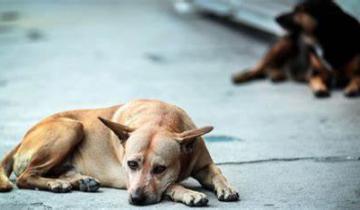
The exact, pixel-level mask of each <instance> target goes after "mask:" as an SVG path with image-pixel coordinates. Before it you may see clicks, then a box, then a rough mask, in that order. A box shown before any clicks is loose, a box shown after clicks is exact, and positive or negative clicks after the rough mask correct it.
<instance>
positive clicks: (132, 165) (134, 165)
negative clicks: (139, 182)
mask: <svg viewBox="0 0 360 210" xmlns="http://www.w3.org/2000/svg"><path fill="white" fill-rule="evenodd" d="M127 164H128V166H129V168H130V169H132V170H136V169H137V168H138V167H139V164H138V163H137V162H136V161H133V160H130V161H128V162H127Z"/></svg>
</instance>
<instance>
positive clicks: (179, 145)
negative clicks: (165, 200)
mask: <svg viewBox="0 0 360 210" xmlns="http://www.w3.org/2000/svg"><path fill="white" fill-rule="evenodd" d="M99 119H100V120H101V121H102V122H103V123H104V124H105V125H106V126H107V127H108V128H110V129H111V130H112V131H113V132H114V133H115V134H116V135H117V136H118V138H119V139H120V141H121V144H122V145H123V146H124V149H125V153H124V156H123V159H122V161H123V163H122V164H123V167H124V168H125V171H126V174H127V177H128V186H127V189H128V192H129V202H130V203H131V204H134V205H146V204H152V203H156V202H159V201H160V200H161V198H162V195H163V193H164V192H165V190H166V189H167V188H168V187H169V186H170V185H171V184H173V183H175V182H176V181H177V179H178V177H179V175H180V173H181V160H182V159H184V156H187V155H190V154H191V152H192V150H193V148H194V146H195V145H196V142H197V141H198V140H199V139H200V138H199V137H200V136H202V135H204V134H206V133H208V132H210V131H211V130H212V129H213V128H212V127H211V126H209V127H203V128H199V129H193V130H189V131H185V132H181V133H174V132H171V131H168V130H165V129H161V128H160V129H159V128H157V129H154V128H153V127H151V126H149V127H142V128H138V129H132V128H129V127H127V126H124V125H121V124H119V123H115V122H112V121H109V120H105V119H102V118H99ZM189 161H191V160H189ZM189 164H190V163H189Z"/></svg>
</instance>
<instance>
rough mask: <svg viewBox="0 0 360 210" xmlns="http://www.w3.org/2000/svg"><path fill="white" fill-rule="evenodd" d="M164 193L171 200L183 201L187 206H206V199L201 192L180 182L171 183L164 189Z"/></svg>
mask: <svg viewBox="0 0 360 210" xmlns="http://www.w3.org/2000/svg"><path fill="white" fill-rule="evenodd" d="M165 195H166V196H168V197H169V198H170V199H171V200H173V201H176V202H181V203H184V204H186V205H188V206H206V205H207V203H208V199H207V198H206V195H205V194H204V193H201V192H196V191H194V190H190V189H187V188H185V187H184V186H182V185H180V184H172V185H171V186H169V187H168V189H167V190H166V191H165Z"/></svg>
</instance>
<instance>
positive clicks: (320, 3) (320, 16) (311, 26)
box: [276, 0, 341, 35]
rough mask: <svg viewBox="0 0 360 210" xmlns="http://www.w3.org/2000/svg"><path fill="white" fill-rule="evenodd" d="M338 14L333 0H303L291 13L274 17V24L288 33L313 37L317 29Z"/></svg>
mask: <svg viewBox="0 0 360 210" xmlns="http://www.w3.org/2000/svg"><path fill="white" fill-rule="evenodd" d="M339 13H341V10H340V8H339V7H338V6H337V5H336V4H335V3H334V2H333V0H303V1H302V2H301V3H299V4H298V5H296V6H295V8H294V9H293V11H291V12H288V13H284V14H281V15H279V16H278V17H276V22H277V23H278V24H279V25H280V26H281V27H283V28H284V29H285V30H287V31H289V32H295V33H300V32H302V33H305V34H307V35H313V34H314V32H315V30H316V28H317V27H319V26H320V25H322V24H324V23H328V22H331V20H330V21H329V18H332V17H333V16H334V15H337V14H339Z"/></svg>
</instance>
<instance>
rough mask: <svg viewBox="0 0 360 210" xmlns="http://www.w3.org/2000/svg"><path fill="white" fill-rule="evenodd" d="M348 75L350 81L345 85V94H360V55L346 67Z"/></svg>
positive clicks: (351, 95)
mask: <svg viewBox="0 0 360 210" xmlns="http://www.w3.org/2000/svg"><path fill="white" fill-rule="evenodd" d="M345 72H346V74H347V75H346V76H347V77H348V78H349V80H350V82H349V84H348V85H347V86H346V87H345V91H344V94H345V96H348V97H354V96H359V95H360V55H357V56H355V58H353V59H352V60H351V61H350V63H349V64H348V65H347V66H346V67H345Z"/></svg>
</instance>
